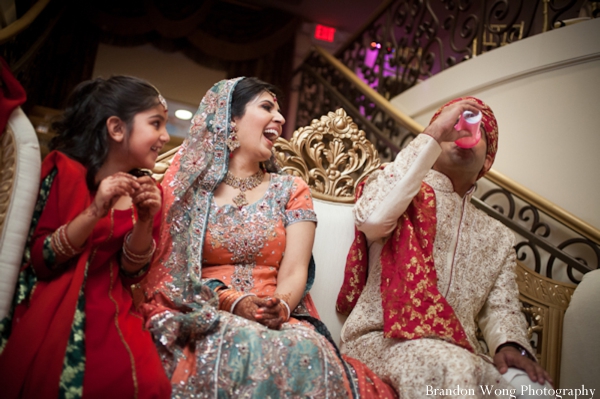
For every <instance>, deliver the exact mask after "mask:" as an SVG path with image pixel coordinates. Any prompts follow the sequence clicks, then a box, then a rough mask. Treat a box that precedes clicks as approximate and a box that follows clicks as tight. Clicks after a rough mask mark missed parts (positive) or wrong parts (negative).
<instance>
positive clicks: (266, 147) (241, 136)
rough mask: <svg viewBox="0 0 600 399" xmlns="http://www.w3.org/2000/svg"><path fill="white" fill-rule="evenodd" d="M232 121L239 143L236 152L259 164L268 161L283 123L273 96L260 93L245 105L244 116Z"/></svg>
mask: <svg viewBox="0 0 600 399" xmlns="http://www.w3.org/2000/svg"><path fill="white" fill-rule="evenodd" d="M233 121H234V122H235V124H236V126H237V136H238V140H239V143H240V148H238V149H237V150H236V152H238V151H239V152H241V153H245V154H247V155H249V156H250V158H252V159H256V160H257V161H259V162H260V161H266V160H267V159H269V158H270V157H271V149H272V148H273V144H274V143H275V140H277V138H278V137H279V136H281V132H282V129H283V124H284V123H285V118H284V117H283V116H282V115H281V113H280V112H279V104H277V100H276V99H275V98H274V97H273V95H271V94H270V93H269V92H266V91H264V92H262V93H261V94H259V95H258V96H256V97H255V98H254V99H252V100H250V102H248V104H246V109H245V112H244V115H243V116H241V117H239V118H233Z"/></svg>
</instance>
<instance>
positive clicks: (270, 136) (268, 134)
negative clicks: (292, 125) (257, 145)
mask: <svg viewBox="0 0 600 399" xmlns="http://www.w3.org/2000/svg"><path fill="white" fill-rule="evenodd" d="M263 136H265V138H266V139H267V140H269V141H270V142H271V143H274V142H275V140H277V138H279V131H278V130H277V129H266V130H265V131H264V132H263Z"/></svg>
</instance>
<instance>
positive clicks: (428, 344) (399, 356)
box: [342, 134, 532, 398]
mask: <svg viewBox="0 0 600 399" xmlns="http://www.w3.org/2000/svg"><path fill="white" fill-rule="evenodd" d="M441 151H442V150H441V147H440V146H439V144H438V143H437V141H435V140H434V139H433V138H432V137H430V136H428V135H424V134H421V135H419V136H417V138H416V139H415V140H413V142H412V143H410V144H409V145H408V146H407V147H406V148H405V149H404V150H403V151H402V152H400V154H398V156H397V158H396V159H395V161H394V162H393V163H390V164H389V165H387V166H386V167H385V169H383V170H378V171H376V172H374V173H373V174H372V175H371V176H370V177H369V179H368V181H367V183H366V185H365V188H364V191H363V194H362V197H361V198H360V199H359V200H358V201H357V203H356V206H355V209H354V211H355V219H356V225H357V226H358V229H359V230H361V231H363V232H364V233H365V235H366V236H367V240H368V244H369V277H368V280H367V284H366V287H365V289H364V291H363V293H362V295H361V296H360V298H359V300H358V303H357V305H356V307H355V308H354V310H353V311H352V313H351V314H350V316H349V317H348V319H347V321H346V324H345V325H344V328H343V330H342V352H343V353H345V354H347V355H349V356H353V357H356V358H358V359H359V360H361V361H363V362H364V363H366V364H367V365H368V366H369V367H370V368H371V369H372V370H373V371H374V372H376V373H377V374H379V375H380V376H381V377H383V378H384V380H386V381H387V382H389V383H391V384H392V385H393V386H394V387H395V388H396V390H397V391H398V392H399V394H400V395H401V397H402V398H421V397H432V396H438V397H439V396H449V397H457V393H458V396H459V397H495V396H498V397H510V394H511V389H513V392H514V388H513V387H512V386H510V385H509V384H508V382H507V381H506V380H504V379H503V378H502V376H501V374H500V373H499V372H498V371H497V370H496V368H495V367H494V365H493V364H492V363H491V359H490V357H489V356H486V355H484V354H483V352H484V351H483V348H482V347H481V344H480V343H479V341H478V340H477V338H476V331H477V326H478V325H479V327H480V329H481V331H482V333H483V337H484V338H485V341H486V343H487V346H488V347H489V353H492V354H493V353H495V351H496V349H497V348H498V346H499V345H501V344H503V343H505V342H515V343H518V344H520V345H521V346H522V347H524V348H526V349H527V350H528V351H529V352H530V353H532V349H531V346H530V345H529V343H528V340H527V324H526V321H525V318H524V316H523V314H522V313H521V310H520V303H519V301H518V287H517V283H516V280H515V276H516V275H515V271H514V270H515V267H516V260H515V251H514V249H513V241H514V236H513V234H512V232H511V231H510V230H509V229H508V228H506V227H505V226H504V225H502V224H501V223H499V222H498V221H496V220H494V219H492V218H490V217H489V216H487V215H485V214H484V213H483V212H481V211H479V210H478V209H476V208H475V207H474V206H473V205H472V204H471V202H470V199H471V196H472V191H473V189H471V191H470V192H469V193H467V194H466V195H465V196H464V197H460V196H459V195H458V194H457V193H456V192H454V189H453V186H452V182H451V181H450V179H449V178H448V177H446V176H445V175H444V174H442V173H439V172H437V171H434V170H432V169H431V167H432V166H433V164H434V163H435V161H436V159H437V158H438V156H439V155H440V153H441ZM422 181H424V182H425V183H427V184H428V185H430V186H431V187H432V188H433V190H434V191H435V197H436V215H437V230H436V237H435V242H434V262H435V268H436V272H437V277H438V289H439V292H440V293H441V294H442V295H444V297H445V298H446V299H447V301H448V303H449V304H450V305H451V306H452V308H453V309H454V312H455V313H456V315H457V317H458V319H459V320H460V322H461V324H462V326H463V328H464V330H465V332H466V335H467V337H468V339H469V342H470V344H471V346H472V347H473V348H474V350H475V352H476V353H475V354H473V353H470V352H469V351H467V350H465V349H463V348H461V347H458V346H456V345H453V344H450V343H448V342H445V341H442V340H436V339H418V340H407V341H400V340H396V339H387V338H384V337H383V309H382V305H381V295H380V281H381V263H380V261H379V255H380V253H381V249H382V247H383V242H384V241H385V239H386V238H388V237H389V236H390V234H391V233H392V231H393V230H394V229H395V227H396V223H397V220H398V218H399V217H400V215H401V214H402V213H403V212H404V211H405V210H406V208H407V206H408V205H409V203H410V202H411V201H412V199H413V197H414V196H415V195H416V194H417V192H418V190H419V188H420V185H421V182H422ZM457 387H458V391H447V389H450V390H455V389H457ZM435 389H438V390H439V389H443V390H444V391H434V390H435ZM488 390H491V391H489V392H488ZM495 390H497V391H496V393H497V394H498V395H494V391H495ZM440 393H442V394H443V395H440ZM446 394H447V395H446ZM516 394H517V395H518V392H517V393H516Z"/></svg>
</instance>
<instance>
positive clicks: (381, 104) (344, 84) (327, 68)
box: [296, 47, 600, 283]
mask: <svg viewBox="0 0 600 399" xmlns="http://www.w3.org/2000/svg"><path fill="white" fill-rule="evenodd" d="M299 71H300V72H301V73H302V83H301V86H300V87H301V90H300V100H299V104H300V108H299V110H298V120H297V123H296V124H297V125H298V126H301V125H308V124H309V123H310V119H311V118H312V115H320V114H323V113H324V112H325V111H326V110H328V109H329V110H332V109H337V108H338V107H344V108H345V109H346V111H347V112H348V114H349V115H350V116H351V117H352V118H353V119H354V120H355V122H356V123H357V124H358V125H359V127H360V129H362V130H364V131H365V132H366V133H367V136H368V138H369V139H370V140H371V141H372V142H373V143H374V144H375V146H376V148H377V150H378V152H379V155H380V158H381V159H382V161H384V162H385V161H391V160H392V159H393V158H394V157H395V155H396V154H397V153H398V152H399V151H400V149H401V148H403V147H404V146H405V145H406V144H408V142H410V140H412V138H414V137H415V136H416V134H418V133H420V132H422V131H423V126H421V125H420V124H419V123H417V122H416V121H414V120H413V119H412V118H410V117H409V116H408V115H405V114H403V113H402V112H400V111H399V110H398V109H396V108H394V107H393V106H392V105H391V104H390V103H389V101H387V100H386V98H385V97H384V96H383V95H381V94H380V93H378V92H376V91H375V90H373V89H372V88H371V87H370V86H369V85H368V84H366V83H365V82H363V81H362V80H361V79H360V78H359V77H358V76H357V75H356V74H354V73H353V72H352V71H351V70H350V69H349V68H348V67H347V66H345V65H344V64H343V63H342V62H341V61H339V60H338V59H336V58H335V57H333V56H332V55H330V54H329V53H327V52H326V51H325V50H323V49H321V48H318V47H317V48H316V49H315V51H314V52H313V54H312V55H311V56H310V57H308V58H307V59H306V60H305V63H304V64H303V65H302V67H301V68H300V69H299ZM486 177H488V179H482V181H481V182H479V183H478V190H477V191H476V196H478V197H479V198H475V197H474V199H473V201H474V203H475V205H476V206H478V207H479V208H481V209H483V210H484V211H485V212H488V213H492V214H493V217H494V218H496V219H499V220H501V221H502V222H503V223H504V224H505V225H507V226H509V227H510V228H511V229H512V230H513V231H515V233H516V234H517V235H518V237H519V238H518V240H517V245H516V246H515V248H516V250H517V255H518V257H519V259H520V260H521V261H523V262H524V263H526V264H527V265H528V267H530V268H531V269H533V270H535V271H537V272H538V273H545V274H546V275H547V276H548V277H553V276H556V275H557V274H558V273H559V272H557V270H559V269H560V270H561V272H564V273H565V274H566V277H565V278H568V279H569V280H571V281H572V282H575V283H577V282H579V277H578V276H577V273H586V272H588V271H590V270H593V269H596V268H598V267H599V265H600V245H599V244H600V230H598V229H596V228H594V227H593V226H591V225H589V224H588V223H586V222H584V221H582V220H580V219H579V218H577V217H576V216H574V215H572V214H571V213H569V212H567V211H566V210H564V209H562V208H560V207H559V206H557V205H555V204H553V203H551V202H550V201H548V200H546V199H545V198H543V197H541V196H539V195H537V194H535V193H534V192H532V191H531V190H528V189H527V188H525V187H523V186H522V185H520V184H518V183H517V182H515V181H513V180H511V179H509V178H508V177H506V176H503V175H502V174H501V173H499V172H497V171H495V170H492V171H490V172H489V173H488V175H487V176H486ZM490 186H492V187H490ZM482 189H483V192H482ZM507 204H508V205H507ZM550 220H554V221H550ZM557 222H558V223H557ZM557 224H558V227H556V228H554V227H551V226H556V225H557ZM564 230H568V232H566V233H565V231H564ZM519 240H520V241H519ZM557 260H558V261H560V262H558V263H557ZM574 270H575V271H576V272H575V273H574Z"/></svg>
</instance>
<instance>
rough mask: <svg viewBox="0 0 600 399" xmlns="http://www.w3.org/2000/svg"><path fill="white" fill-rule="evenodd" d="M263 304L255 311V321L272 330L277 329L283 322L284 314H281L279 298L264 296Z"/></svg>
mask: <svg viewBox="0 0 600 399" xmlns="http://www.w3.org/2000/svg"><path fill="white" fill-rule="evenodd" d="M263 301H264V306H262V307H259V308H258V310H257V311H256V316H255V317H256V321H257V322H259V323H260V324H262V325H264V326H267V327H269V328H270V329H272V330H279V329H280V328H281V325H282V324H283V323H285V321H286V320H285V316H284V315H283V314H282V313H283V312H282V304H281V300H280V299H279V298H264V299H263Z"/></svg>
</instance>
